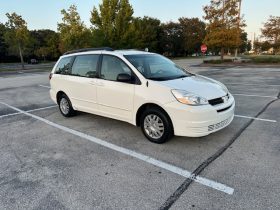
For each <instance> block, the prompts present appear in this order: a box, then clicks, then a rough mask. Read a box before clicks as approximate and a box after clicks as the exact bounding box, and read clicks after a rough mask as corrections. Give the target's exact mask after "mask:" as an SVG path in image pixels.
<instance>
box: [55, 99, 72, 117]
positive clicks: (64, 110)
mask: <svg viewBox="0 0 280 210" xmlns="http://www.w3.org/2000/svg"><path fill="white" fill-rule="evenodd" d="M58 105H59V110H60V112H61V114H62V115H63V116H64V117H71V116H73V115H74V114H75V110H74V109H73V107H72V104H71V101H70V100H69V98H68V97H67V96H66V95H65V94H62V95H61V97H60V98H59V101H58Z"/></svg>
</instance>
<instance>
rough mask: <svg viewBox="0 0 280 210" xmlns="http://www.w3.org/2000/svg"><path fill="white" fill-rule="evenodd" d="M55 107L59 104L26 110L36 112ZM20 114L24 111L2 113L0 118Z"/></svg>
mask: <svg viewBox="0 0 280 210" xmlns="http://www.w3.org/2000/svg"><path fill="white" fill-rule="evenodd" d="M53 107H57V105H53V106H47V107H42V108H38V109H31V110H28V111H26V112H27V113H29V112H35V111H40V110H45V109H50V108H53ZM19 114H23V113H22V112H16V113H11V114H5V115H1V116H0V119H1V118H4V117H9V116H14V115H19Z"/></svg>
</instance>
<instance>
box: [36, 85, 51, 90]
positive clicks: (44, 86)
mask: <svg viewBox="0 0 280 210" xmlns="http://www.w3.org/2000/svg"><path fill="white" fill-rule="evenodd" d="M39 86H40V87H43V88H48V89H50V88H51V87H50V86H46V85H39Z"/></svg>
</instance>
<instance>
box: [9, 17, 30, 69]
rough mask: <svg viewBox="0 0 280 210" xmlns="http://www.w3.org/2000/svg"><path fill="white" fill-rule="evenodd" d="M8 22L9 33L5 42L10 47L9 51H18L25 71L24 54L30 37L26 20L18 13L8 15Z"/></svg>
mask: <svg viewBox="0 0 280 210" xmlns="http://www.w3.org/2000/svg"><path fill="white" fill-rule="evenodd" d="M6 16H7V18H8V21H7V22H6V27H7V31H6V33H5V42H6V43H7V44H8V45H9V49H10V50H11V51H14V50H15V49H17V50H18V53H19V57H20V61H21V65H22V68H23V69H24V60H23V53H24V49H25V47H26V46H27V44H28V42H29V40H30V35H29V31H28V29H27V24H26V22H25V20H24V19H23V18H22V17H21V16H20V15H17V14H16V13H11V14H9V13H7V14H6Z"/></svg>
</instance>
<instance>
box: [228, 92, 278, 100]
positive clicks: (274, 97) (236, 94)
mask: <svg viewBox="0 0 280 210" xmlns="http://www.w3.org/2000/svg"><path fill="white" fill-rule="evenodd" d="M232 95H234V96H246V97H260V98H273V99H277V97H276V96H262V95H247V94H240V93H233V94H232Z"/></svg>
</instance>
